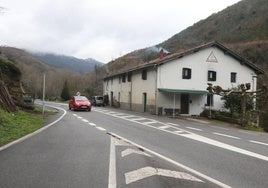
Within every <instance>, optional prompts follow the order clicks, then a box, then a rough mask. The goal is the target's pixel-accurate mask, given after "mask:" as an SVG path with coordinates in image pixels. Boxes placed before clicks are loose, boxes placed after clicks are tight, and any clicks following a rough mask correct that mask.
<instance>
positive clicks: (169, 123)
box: [166, 123, 180, 126]
mask: <svg viewBox="0 0 268 188" xmlns="http://www.w3.org/2000/svg"><path fill="white" fill-rule="evenodd" d="M166 124H167V125H173V126H180V125H179V124H175V123H166Z"/></svg>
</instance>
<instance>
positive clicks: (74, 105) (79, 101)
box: [69, 96, 91, 112]
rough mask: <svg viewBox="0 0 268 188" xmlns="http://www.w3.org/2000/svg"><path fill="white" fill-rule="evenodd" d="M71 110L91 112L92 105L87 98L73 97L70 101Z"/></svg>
mask: <svg viewBox="0 0 268 188" xmlns="http://www.w3.org/2000/svg"><path fill="white" fill-rule="evenodd" d="M69 110H86V111H89V112H90V111H91V103H90V102H89V100H88V99H87V98H86V97H85V96H73V97H72V99H71V100H70V101H69Z"/></svg>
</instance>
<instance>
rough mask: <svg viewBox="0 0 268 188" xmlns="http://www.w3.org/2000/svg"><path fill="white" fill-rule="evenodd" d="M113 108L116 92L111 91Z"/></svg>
mask: <svg viewBox="0 0 268 188" xmlns="http://www.w3.org/2000/svg"><path fill="white" fill-rule="evenodd" d="M111 106H114V92H112V91H111Z"/></svg>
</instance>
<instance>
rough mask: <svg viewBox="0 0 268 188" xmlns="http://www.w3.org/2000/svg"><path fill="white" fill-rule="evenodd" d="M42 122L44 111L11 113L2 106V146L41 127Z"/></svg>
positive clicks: (0, 122) (0, 144)
mask: <svg viewBox="0 0 268 188" xmlns="http://www.w3.org/2000/svg"><path fill="white" fill-rule="evenodd" d="M42 124H43V117H42V113H41V114H40V113H39V112H38V111H34V112H33V113H29V112H25V111H22V110H20V111H19V112H18V113H16V114H11V113H8V112H6V111H4V110H3V109H1V108H0V146H2V145H4V144H7V143H9V142H12V141H14V140H16V139H18V138H21V137H23V136H25V135H27V134H29V133H32V132H34V131H36V130H38V129H40V128H41V127H42Z"/></svg>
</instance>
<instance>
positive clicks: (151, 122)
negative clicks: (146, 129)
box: [142, 121, 157, 125]
mask: <svg viewBox="0 0 268 188" xmlns="http://www.w3.org/2000/svg"><path fill="white" fill-rule="evenodd" d="M142 123H144V124H145V125H149V124H153V123H157V121H148V122H142Z"/></svg>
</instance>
